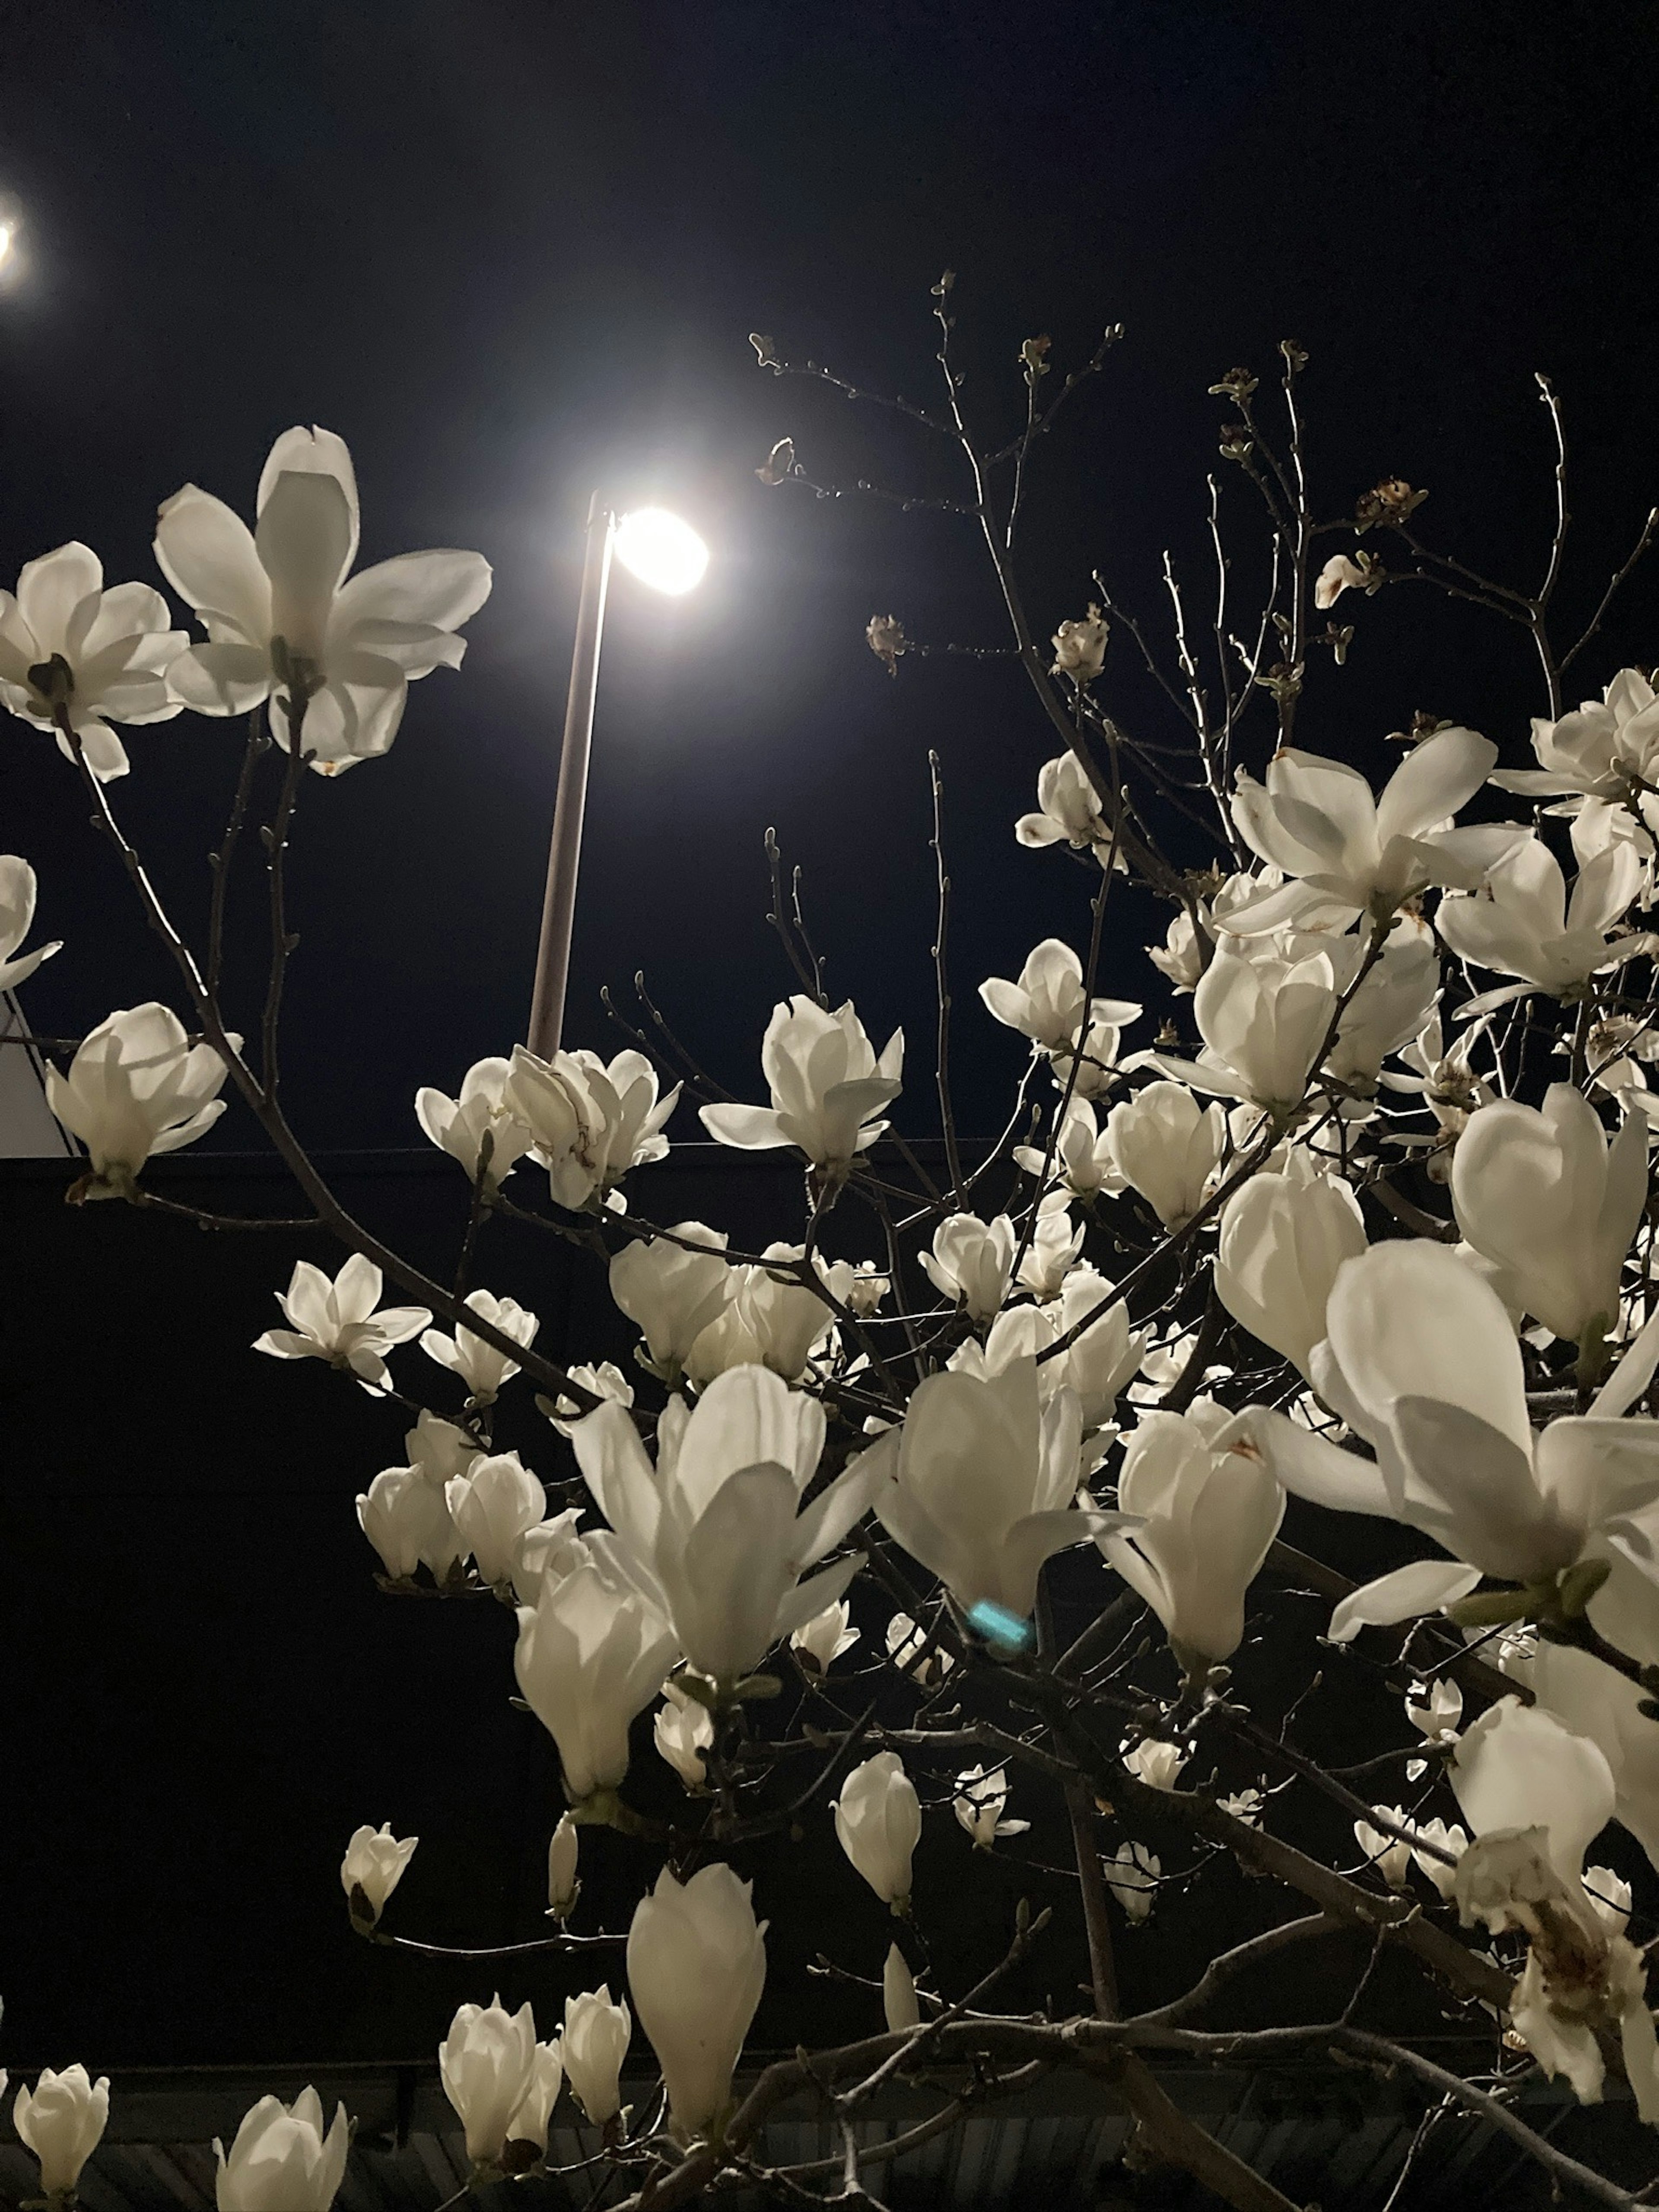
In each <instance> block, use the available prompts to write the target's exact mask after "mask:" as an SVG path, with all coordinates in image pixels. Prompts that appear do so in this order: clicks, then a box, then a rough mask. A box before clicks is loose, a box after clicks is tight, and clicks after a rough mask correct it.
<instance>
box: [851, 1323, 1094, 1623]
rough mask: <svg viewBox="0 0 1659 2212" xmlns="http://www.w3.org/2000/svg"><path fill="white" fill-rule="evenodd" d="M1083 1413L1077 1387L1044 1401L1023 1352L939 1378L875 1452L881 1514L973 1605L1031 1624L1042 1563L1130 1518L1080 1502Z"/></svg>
mask: <svg viewBox="0 0 1659 2212" xmlns="http://www.w3.org/2000/svg"><path fill="white" fill-rule="evenodd" d="M1082 1436H1083V1414H1082V1408H1081V1407H1080V1406H1079V1402H1078V1398H1077V1394H1076V1393H1075V1392H1074V1391H1073V1390H1069V1389H1061V1390H1059V1391H1056V1392H1055V1394H1054V1396H1053V1397H1052V1398H1051V1399H1050V1400H1049V1401H1048V1405H1047V1406H1044V1405H1043V1404H1042V1401H1041V1398H1040V1395H1039V1392H1038V1389H1037V1370H1036V1361H1035V1360H1032V1359H1017V1360H1015V1361H1014V1362H1012V1364H1011V1365H1010V1366H1009V1367H1008V1368H1007V1369H1006V1370H1005V1371H1004V1372H1003V1373H1002V1374H1000V1375H997V1376H991V1377H990V1378H989V1379H988V1380H987V1381H984V1382H981V1381H979V1380H977V1379H976V1378H975V1376H970V1375H951V1374H945V1375H930V1376H928V1377H927V1380H926V1382H924V1383H921V1384H919V1385H918V1386H917V1389H916V1390H915V1394H914V1395H913V1396H912V1398H911V1400H910V1404H909V1408H908V1412H907V1413H906V1414H905V1417H904V1421H903V1425H902V1427H900V1428H897V1429H890V1430H889V1431H888V1432H887V1434H886V1435H885V1436H884V1437H882V1438H881V1439H880V1440H879V1442H878V1443H876V1444H875V1445H874V1446H873V1448H872V1449H871V1450H870V1451H868V1452H866V1454H865V1455H864V1458H863V1460H862V1461H861V1462H857V1464H859V1465H860V1466H861V1467H864V1468H869V1467H871V1466H872V1463H873V1464H874V1466H875V1467H876V1468H877V1469H878V1472H879V1477H880V1487H879V1489H878V1491H877V1492H876V1494H875V1501H874V1502H875V1509H876V1517H877V1519H878V1521H879V1522H881V1524H882V1526H883V1527H884V1528H885V1529H886V1531H887V1533H888V1534H889V1535H890V1536H891V1537H892V1538H893V1539H894V1540H895V1541H896V1542H897V1543H900V1544H902V1546H903V1547H904V1548H905V1550H906V1551H907V1552H908V1553H909V1554H910V1556H911V1557H912V1559H918V1560H920V1561H921V1565H923V1566H924V1567H926V1568H927V1570H928V1571H929V1572H930V1573H932V1574H935V1575H937V1576H938V1577H939V1579H940V1581H941V1582H943V1583H945V1585H946V1587H947V1588H948V1589H949V1590H950V1592H951V1595H952V1596H953V1597H954V1598H955V1599H956V1601H957V1604H958V1605H960V1606H961V1607H963V1610H964V1611H965V1612H971V1611H972V1609H973V1607H975V1606H976V1605H980V1604H989V1605H992V1606H994V1607H1000V1609H1001V1611H1002V1612H1003V1613H1006V1614H1012V1616H1013V1617H1014V1618H1015V1619H1017V1620H1024V1619H1025V1618H1026V1616H1027V1615H1028V1614H1029V1613H1030V1611H1031V1608H1032V1607H1033V1606H1034V1604H1035V1603H1036V1579H1037V1575H1038V1572H1039V1571H1040V1570H1041V1568H1042V1563H1043V1561H1044V1560H1045V1559H1050V1558H1052V1556H1053V1555H1054V1553H1056V1552H1058V1551H1062V1550H1064V1549H1065V1547H1066V1546H1067V1545H1069V1544H1080V1543H1086V1542H1087V1541H1088V1540H1089V1539H1090V1538H1091V1536H1096V1535H1102V1534H1107V1533H1109V1531H1111V1530H1112V1529H1114V1528H1119V1527H1121V1526H1126V1525H1127V1523H1126V1522H1125V1521H1124V1518H1123V1516H1121V1515H1120V1514H1113V1513H1105V1514H1103V1513H1097V1512H1096V1511H1094V1510H1092V1509H1088V1510H1079V1505H1078V1502H1077V1501H1078V1483H1079V1449H1080V1447H1081V1443H1082Z"/></svg>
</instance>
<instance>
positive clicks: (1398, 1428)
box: [1245, 1240, 1659, 1641]
mask: <svg viewBox="0 0 1659 2212" xmlns="http://www.w3.org/2000/svg"><path fill="white" fill-rule="evenodd" d="M1326 1321H1327V1325H1328V1331H1329V1334H1328V1338H1327V1340H1326V1342H1325V1343H1324V1344H1322V1345H1321V1346H1317V1347H1316V1349H1315V1352H1314V1353H1313V1357H1312V1358H1311V1360H1310V1369H1311V1371H1312V1373H1313V1375H1314V1377H1315V1380H1316V1387H1317V1389H1318V1391H1319V1395H1320V1396H1321V1397H1322V1399H1323V1400H1324V1401H1325V1403H1326V1404H1327V1405H1328V1406H1329V1407H1332V1409H1333V1410H1334V1412H1335V1413H1338V1414H1339V1415H1340V1418H1341V1419H1343V1420H1345V1421H1346V1423H1347V1425H1348V1426H1349V1427H1350V1428H1351V1429H1352V1431H1354V1433H1355V1434H1356V1435H1357V1436H1358V1437H1362V1438H1364V1441H1365V1442H1366V1443H1369V1444H1370V1446H1371V1447H1372V1449H1374V1450H1375V1451H1376V1462H1375V1463H1373V1462H1370V1461H1367V1460H1364V1459H1361V1458H1360V1457H1359V1456H1358V1455H1357V1454H1355V1453H1352V1452H1348V1451H1343V1450H1340V1449H1338V1448H1337V1447H1336V1446H1335V1445H1334V1444H1332V1443H1328V1441H1327V1440H1326V1439H1325V1438H1324V1437H1320V1436H1316V1435H1315V1434H1314V1433H1313V1432H1312V1431H1310V1430H1309V1429H1306V1428H1303V1427H1301V1426H1299V1425H1297V1423H1295V1422H1293V1421H1291V1420H1290V1419H1287V1418H1286V1417H1285V1415H1284V1414H1282V1413H1269V1412H1268V1411H1267V1409H1266V1408H1265V1407H1253V1408H1252V1409H1251V1410H1250V1413H1249V1414H1248V1415H1246V1416H1245V1418H1246V1419H1248V1420H1249V1421H1250V1422H1251V1424H1252V1431H1251V1432H1252V1434H1253V1436H1254V1438H1255V1443H1256V1444H1257V1447H1258V1448H1259V1449H1261V1452H1262V1454H1263V1455H1264V1457H1265V1458H1266V1460H1267V1464H1268V1466H1269V1467H1270V1468H1272V1469H1273V1473H1274V1474H1276V1475H1277V1476H1278V1478H1279V1480H1280V1481H1281V1482H1282V1483H1283V1484H1284V1486H1285V1488H1286V1489H1287V1490H1289V1491H1291V1492H1293V1493H1294V1494H1295V1495H1296V1496H1297V1497H1302V1498H1311V1499H1312V1500H1313V1501H1314V1502H1315V1503H1316V1504H1322V1505H1328V1506H1334V1507H1335V1508H1336V1509H1337V1510H1340V1511H1346V1512H1361V1513H1375V1514H1378V1515H1381V1516H1386V1517H1387V1518H1389V1519H1392V1520H1396V1521H1403V1522H1407V1524H1408V1525H1410V1526H1411V1527H1413V1528H1419V1529H1421V1530H1422V1531H1423V1532H1424V1534H1426V1535H1430V1536H1432V1537H1433V1538H1434V1539H1435V1541H1437V1543H1439V1544H1441V1545H1443V1547H1445V1549H1446V1550H1447V1551H1448V1552H1449V1553H1450V1554H1451V1561H1450V1562H1446V1561H1441V1560H1419V1561H1418V1562H1416V1563H1414V1564H1413V1565H1411V1566H1408V1567H1402V1568H1398V1569H1396V1570H1395V1572H1394V1573H1393V1574H1389V1575H1384V1576H1383V1577H1381V1578H1380V1579H1379V1580H1378V1581H1376V1582H1375V1583H1367V1584H1366V1585H1365V1586H1364V1588H1363V1589H1360V1590H1358V1591H1356V1592H1355V1593H1354V1595H1352V1597H1349V1598H1346V1599H1345V1600H1344V1601H1343V1602H1342V1604H1341V1605H1340V1606H1339V1607H1338V1608H1337V1611H1336V1613H1335V1614H1334V1616H1333V1619H1332V1622H1331V1628H1330V1634H1331V1636H1332V1637H1333V1638H1334V1639H1335V1640H1338V1641H1345V1640H1346V1638H1349V1637H1351V1636H1352V1634H1353V1633H1354V1632H1355V1631H1356V1629H1357V1628H1358V1626H1359V1625H1360V1623H1361V1622H1364V1621H1371V1622H1376V1623H1379V1624H1383V1623H1387V1622H1389V1621H1395V1620H1406V1619H1407V1618H1409V1617H1411V1616H1412V1615H1413V1614H1418V1613H1429V1612H1432V1611H1433V1610H1434V1609H1435V1608H1436V1607H1439V1606H1444V1605H1449V1604H1450V1603H1452V1602H1453V1601H1455V1600H1456V1599H1458V1598H1461V1597H1462V1596H1464V1595H1467V1593H1468V1591H1469V1590H1470V1589H1473V1587H1474V1583H1476V1582H1477V1581H1478V1580H1479V1579H1480V1577H1481V1576H1482V1575H1492V1576H1493V1577H1498V1579H1500V1580H1502V1581H1504V1582H1510V1583H1522V1584H1523V1585H1526V1584H1531V1583H1543V1584H1553V1583H1554V1582H1555V1579H1556V1578H1557V1577H1559V1575H1560V1574H1562V1573H1563V1572H1564V1571H1565V1570H1566V1569H1568V1568H1570V1567H1571V1566H1573V1565H1576V1564H1577V1562H1578V1561H1579V1560H1580V1559H1596V1558H1603V1559H1604V1558H1606V1557H1607V1556H1608V1553H1609V1550H1610V1549H1613V1550H1615V1551H1618V1550H1620V1549H1621V1548H1622V1549H1623V1550H1626V1551H1627V1550H1628V1548H1629V1547H1628V1540H1627V1537H1626V1539H1624V1540H1622V1541H1621V1531H1624V1532H1627V1531H1629V1529H1630V1528H1631V1526H1632V1516H1635V1515H1637V1514H1639V1513H1640V1512H1641V1511H1642V1510H1643V1509H1644V1508H1645V1507H1648V1506H1650V1505H1651V1504H1653V1502H1654V1501H1655V1500H1656V1499H1659V1421H1648V1420H1639V1419H1630V1418H1625V1419H1615V1418H1612V1417H1611V1407H1608V1409H1607V1410H1606V1411H1601V1412H1598V1411H1597V1410H1596V1408H1594V1407H1593V1408H1592V1410H1591V1412H1590V1413H1589V1414H1586V1415H1569V1416H1566V1417H1565V1418H1563V1419H1559V1420H1555V1421H1552V1422H1551V1423H1550V1424H1549V1425H1548V1427H1547V1428H1546V1429H1544V1430H1543V1431H1541V1433H1540V1434H1537V1435H1534V1431H1533V1430H1532V1427H1531V1425H1530V1424H1529V1422H1528V1418H1527V1401H1526V1385H1525V1376H1524V1374H1523V1372H1522V1364H1521V1352H1520V1348H1519V1346H1518V1345H1517V1344H1516V1338H1515V1331H1514V1329H1513V1328H1512V1327H1511V1326H1510V1318H1509V1316H1508V1315H1507V1314H1506V1313H1505V1311H1504V1307H1503V1304H1502V1303H1501V1301H1500V1300H1499V1299H1498V1295H1497V1293H1496V1292H1495V1291H1492V1289H1491V1288H1490V1287H1489V1286H1488V1285H1486V1283H1485V1282H1483V1281H1482V1280H1481V1279H1480V1276H1479V1275H1477V1274H1476V1273H1474V1270H1473V1268H1471V1267H1468V1266H1466V1265H1465V1264H1464V1262H1463V1261H1462V1260H1460V1259H1459V1258H1458V1257H1457V1255H1456V1254H1455V1252H1452V1251H1449V1249H1447V1248H1446V1246H1444V1245H1443V1244H1437V1243H1428V1242H1418V1241H1415V1240H1413V1241H1411V1242H1404V1241H1401V1242H1393V1243H1384V1244H1377V1245H1373V1246H1372V1248H1371V1249H1370V1251H1369V1252H1366V1253H1364V1254H1363V1255H1361V1256H1360V1257H1359V1258H1358V1259H1357V1260H1350V1261H1347V1262H1346V1265H1345V1266H1344V1267H1342V1268H1341V1270H1340V1273H1338V1275H1337V1279H1336V1285H1335V1288H1334V1290H1333V1291H1332V1292H1331V1297H1330V1303H1329V1305H1328V1308H1327V1310H1326ZM1617 1380H1618V1378H1617V1376H1615V1377H1614V1382H1615V1383H1617ZM1611 1387H1613V1386H1611V1385H1610V1386H1609V1388H1611ZM1605 1404H1606V1398H1605V1394H1604V1397H1603V1400H1602V1401H1598V1405H1605ZM1604 1595H1605V1594H1598V1595H1597V1596H1595V1597H1593V1598H1592V1599H1591V1601H1590V1617H1591V1620H1592V1621H1598V1622H1599V1620H1601V1619H1604V1618H1607V1615H1606V1614H1605V1613H1602V1612H1601V1611H1600V1610H1599V1608H1600V1607H1601V1604H1602V1602H1603V1598H1604Z"/></svg>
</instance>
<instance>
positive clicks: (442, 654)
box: [155, 428, 490, 775]
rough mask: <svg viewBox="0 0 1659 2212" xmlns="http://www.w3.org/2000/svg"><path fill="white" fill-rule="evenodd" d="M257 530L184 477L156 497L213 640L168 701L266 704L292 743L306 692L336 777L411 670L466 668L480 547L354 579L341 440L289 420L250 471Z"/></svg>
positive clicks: (311, 734) (224, 709) (178, 572)
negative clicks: (466, 630) (295, 709)
mask: <svg viewBox="0 0 1659 2212" xmlns="http://www.w3.org/2000/svg"><path fill="white" fill-rule="evenodd" d="M256 511H257V514H258V521H257V523H256V526H255V527H254V528H253V529H252V531H250V530H249V529H248V527H247V525H246V523H245V522H243V521H242V520H241V518H240V516H239V515H237V514H235V513H233V512H232V511H231V509H230V508H229V507H227V506H226V505H225V503H224V501H222V500H218V499H215V498H214V497H213V496H212V495H211V494H210V493H208V492H204V491H201V490H198V489H197V486H196V485H194V484H186V485H185V488H184V489H183V490H182V491H178V492H175V493H174V494H173V497H172V498H171V499H170V500H167V501H165V502H164V503H163V505H162V507H161V513H160V515H159V517H158V519H157V522H156V527H155V557H156V560H157V561H158V562H160V563H161V573H162V574H163V575H165V576H166V578H167V581H168V582H169V583H170V584H171V585H172V586H173V589H174V591H176V592H178V593H179V596H180V598H182V599H185V600H187V601H188V602H189V604H190V605H191V606H192V607H194V608H195V609H196V611H197V615H198V616H199V617H200V618H201V621H202V624H203V627H204V629H206V631H207V642H206V643H205V644H202V645H195V646H191V647H190V648H189V649H188V651H186V652H185V653H181V654H180V655H179V658H178V659H175V660H174V661H173V663H172V665H171V666H170V667H169V669H168V671H167V680H168V684H169V686H170V688H171V690H172V692H173V697H174V698H175V699H178V700H181V701H182V702H184V704H185V706H187V707H193V708H195V709H196V710H197V713H198V714H246V713H247V712H248V711H249V709H250V708H254V707H257V706H258V703H259V702H260V701H261V700H262V699H264V700H268V701H269V702H270V705H269V708H268V711H269V713H270V726H271V730H272V732H273V734H274V735H275V737H276V740H277V743H278V744H282V745H284V746H285V745H287V744H288V742H289V708H288V705H287V704H286V703H285V702H287V701H289V700H291V699H292V698H294V697H295V696H296V694H297V695H299V696H305V697H306V699H307V707H306V711H305V720H304V725H303V734H302V736H301V745H302V746H303V748H304V750H305V751H306V752H307V753H308V754H310V755H311V756H312V757H313V758H312V765H313V767H314V768H315V769H317V770H318V772H319V774H320V775H338V774H339V773H340V772H341V771H342V770H343V769H348V768H350V767H352V766H353V765H354V764H355V763H356V762H358V761H360V760H368V759H371V758H373V757H374V756H375V755H377V754H380V753H383V752H385V751H386V750H387V749H388V747H389V746H390V745H391V744H392V739H393V738H395V737H396V736H397V734H398V723H399V722H400V721H401V720H403V713H404V700H405V697H406V696H407V694H408V690H409V686H410V684H411V683H412V682H413V681H414V680H415V678H416V677H420V676H428V675H430V674H431V672H432V671H433V670H434V669H435V668H459V666H460V664H461V656H462V654H463V653H465V650H466V645H465V640H464V639H462V638H461V637H459V635H457V634H456V633H457V632H458V631H459V627H460V625H461V624H462V623H464V622H465V621H466V620H467V619H468V617H470V616H472V615H475V614H477V611H478V609H479V608H480V607H481V606H482V605H483V603H484V601H485V599H488V598H489V583H490V575H489V562H487V561H485V560H484V559H483V556H482V555H480V554H477V553H457V552H453V551H448V550H445V551H441V552H431V553H404V554H401V555H399V556H398V558H397V559H396V560H393V561H382V562H380V563H379V564H378V565H377V566H376V567H374V568H365V569H363V570H362V572H361V574H358V575H356V576H353V577H352V578H351V579H350V580H349V582H348V581H347V572H348V570H349V568H350V567H351V563H352V562H353V560H354V559H355V558H356V552H357V483H356V477H355V476H354V474H353V472H352V467H351V456H350V454H349V453H348V452H347V451H346V447H345V441H344V440H343V439H342V438H337V437H336V436H335V435H334V434H333V432H332V431H330V430H319V429H315V428H313V429H310V430H307V429H305V428H295V429H292V430H285V431H284V432H283V435H282V436H281V437H280V438H278V440H277V441H276V444H275V445H274V446H273V447H271V449H270V455H269V458H268V459H266V462H265V465H264V471H263V472H262V473H261V475H260V478H259V491H258V502H257V509H256Z"/></svg>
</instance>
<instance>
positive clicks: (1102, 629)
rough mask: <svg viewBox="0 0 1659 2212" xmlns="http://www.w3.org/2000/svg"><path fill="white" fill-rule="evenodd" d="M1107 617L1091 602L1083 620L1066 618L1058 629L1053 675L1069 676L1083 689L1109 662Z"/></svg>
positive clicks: (1050, 671)
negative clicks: (1107, 658) (1073, 620)
mask: <svg viewBox="0 0 1659 2212" xmlns="http://www.w3.org/2000/svg"><path fill="white" fill-rule="evenodd" d="M1106 638H1107V629H1106V617H1105V616H1104V615H1103V614H1102V612H1101V611H1100V609H1099V608H1098V607H1096V606H1091V608H1090V610H1089V611H1088V613H1087V614H1086V615H1085V617H1084V618H1083V620H1082V621H1081V622H1063V623H1061V624H1060V628H1059V629H1057V630H1056V631H1055V632H1054V666H1053V667H1052V668H1051V669H1050V670H1049V671H1048V673H1049V674H1050V675H1051V676H1069V677H1070V678H1072V680H1073V683H1074V684H1077V685H1078V686H1079V689H1080V688H1081V687H1082V686H1083V685H1084V684H1091V683H1092V682H1093V681H1094V679H1095V678H1096V677H1097V676H1098V675H1099V673H1100V671H1101V670H1102V669H1103V667H1104V666H1105V665H1106Z"/></svg>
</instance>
